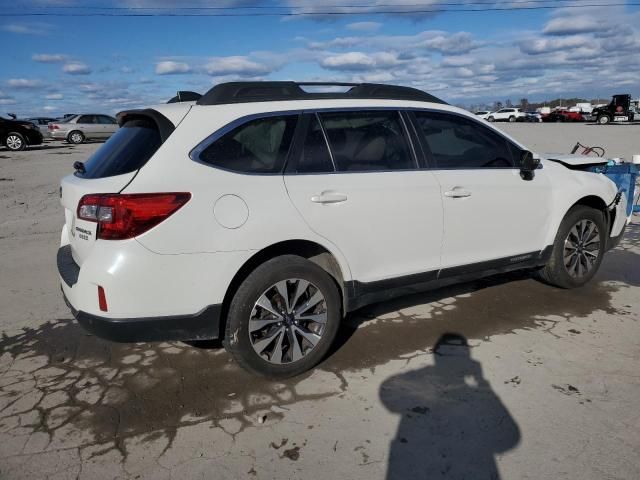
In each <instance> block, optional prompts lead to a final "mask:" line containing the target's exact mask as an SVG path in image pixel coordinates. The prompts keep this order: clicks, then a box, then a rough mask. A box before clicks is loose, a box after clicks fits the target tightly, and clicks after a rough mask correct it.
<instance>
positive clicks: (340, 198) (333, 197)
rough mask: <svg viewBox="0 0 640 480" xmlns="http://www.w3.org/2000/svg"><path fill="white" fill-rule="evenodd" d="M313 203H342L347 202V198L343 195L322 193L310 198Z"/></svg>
mask: <svg viewBox="0 0 640 480" xmlns="http://www.w3.org/2000/svg"><path fill="white" fill-rule="evenodd" d="M311 201H312V202H313V203H342V202H346V201H347V196H346V195H345V194H343V193H336V192H322V193H321V194H320V195H314V196H313V197H311Z"/></svg>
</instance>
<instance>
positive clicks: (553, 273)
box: [537, 205, 608, 288]
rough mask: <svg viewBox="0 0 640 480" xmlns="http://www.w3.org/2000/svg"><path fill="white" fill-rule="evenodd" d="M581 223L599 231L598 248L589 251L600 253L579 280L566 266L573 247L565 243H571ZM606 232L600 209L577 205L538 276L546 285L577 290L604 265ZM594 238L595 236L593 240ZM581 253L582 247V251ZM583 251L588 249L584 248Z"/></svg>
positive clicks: (560, 231)
mask: <svg viewBox="0 0 640 480" xmlns="http://www.w3.org/2000/svg"><path fill="white" fill-rule="evenodd" d="M582 221H587V222H593V224H595V226H596V228H597V234H598V240H597V245H595V244H594V245H593V249H592V250H591V249H589V250H590V251H591V252H592V253H595V252H597V255H598V256H597V258H596V259H595V261H594V263H593V265H592V266H591V267H590V268H591V269H590V270H588V271H587V272H586V273H585V274H584V275H581V276H579V277H576V276H574V275H572V274H570V273H569V267H567V266H566V265H565V253H567V252H570V251H571V250H570V249H571V248H572V247H567V246H565V242H567V241H569V240H568V237H569V232H570V231H571V230H572V229H573V228H574V227H575V226H576V225H577V224H578V223H579V222H582ZM607 232H608V230H607V225H606V222H605V219H604V216H603V213H602V212H601V211H600V210H596V209H595V208H591V207H587V206H585V205H576V206H574V207H573V208H571V210H569V212H568V213H567V214H566V215H565V217H564V219H563V220H562V223H561V224H560V228H559V229H558V233H557V234H556V238H555V240H554V242H553V250H552V253H551V258H549V261H548V262H547V264H546V265H545V266H544V267H543V268H542V269H541V270H539V271H538V272H537V274H538V277H539V278H540V279H541V280H542V281H544V282H545V283H548V284H550V285H554V286H556V287H560V288H577V287H581V286H582V285H584V284H585V283H587V282H589V280H591V279H592V278H593V276H594V275H595V274H596V273H597V271H598V269H599V268H600V264H601V263H602V258H603V256H604V253H605V251H606V242H607ZM595 238H596V237H595V236H594V239H595ZM596 247H597V248H596ZM582 250H583V249H582V248H581V251H582ZM584 250H587V249H586V248H585V249H584ZM584 258H585V259H586V258H587V257H586V255H584ZM583 265H584V263H583ZM581 268H582V267H581Z"/></svg>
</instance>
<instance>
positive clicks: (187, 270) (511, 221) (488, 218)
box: [58, 82, 628, 377]
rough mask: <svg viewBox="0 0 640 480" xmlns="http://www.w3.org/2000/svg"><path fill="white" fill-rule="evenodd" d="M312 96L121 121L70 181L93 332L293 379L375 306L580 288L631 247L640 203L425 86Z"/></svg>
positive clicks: (266, 86)
mask: <svg viewBox="0 0 640 480" xmlns="http://www.w3.org/2000/svg"><path fill="white" fill-rule="evenodd" d="M308 85H309V84H303V83H294V82H236V83H226V84H220V85H217V86H215V87H213V88H212V89H211V90H210V91H209V92H207V93H206V94H205V95H203V96H199V95H197V94H195V96H194V94H188V93H185V92H182V95H179V98H177V101H176V102H174V103H169V104H165V105H159V106H154V107H152V108H149V109H146V110H132V111H125V112H121V113H120V114H119V115H118V121H119V124H120V126H121V128H120V129H119V130H118V131H117V132H116V133H115V134H114V135H113V137H111V139H110V140H109V141H107V142H106V143H105V144H104V145H103V146H101V147H100V148H99V149H98V150H97V151H96V153H95V154H94V155H93V156H92V157H91V158H90V159H88V161H86V162H84V163H83V162H76V165H75V168H76V172H75V173H74V174H73V175H69V176H67V177H65V178H64V179H63V180H62V185H61V197H62V200H61V201H62V205H63V206H64V210H65V220H66V223H65V226H64V228H63V230H62V238H61V247H60V249H59V251H58V268H59V272H60V277H61V284H62V290H63V293H64V296H65V298H66V300H67V303H68V304H69V306H70V308H71V309H72V312H73V314H74V316H75V317H76V318H77V320H78V321H79V322H80V323H81V324H82V325H83V326H84V327H85V328H86V329H87V330H89V331H91V332H94V333H95V334H96V335H98V336H101V337H104V338H107V339H111V340H114V341H131V342H140V341H158V340H202V339H215V338H219V339H222V341H223V344H224V346H225V347H226V348H227V350H228V351H229V352H230V353H231V354H232V356H233V357H234V358H235V359H236V360H237V361H238V362H239V363H240V364H241V365H242V366H243V367H245V368H246V369H248V370H250V371H252V372H254V373H257V374H260V375H265V376H270V377H286V376H291V375H296V374H299V373H301V372H304V371H305V370H308V369H310V368H312V367H313V366H315V365H316V364H317V363H318V362H320V361H321V360H322V358H323V357H324V356H325V355H326V354H327V351H328V349H329V347H330V345H331V343H332V341H333V340H334V337H335V335H336V331H337V330H338V327H339V325H340V322H341V319H342V318H343V317H344V316H345V315H346V314H347V313H348V312H350V311H353V310H355V309H358V308H360V307H362V306H364V305H366V304H370V303H373V302H379V301H384V300H386V299H389V298H392V297H394V296H398V295H403V294H406V293H412V292H415V291H416V290H420V289H429V288H435V287H438V286H442V285H445V284H450V283H454V282H461V281H466V280H469V279H473V278H477V277H480V276H484V275H491V274H495V273H500V272H506V271H511V270H516V269H531V270H532V271H535V272H536V274H537V275H538V276H539V277H541V278H542V279H543V280H544V281H546V282H548V283H550V284H553V285H557V286H559V287H563V288H572V287H578V286H580V285H583V284H584V283H585V282H587V281H589V280H590V279H591V278H592V277H593V275H594V274H595V273H596V270H597V269H598V267H599V266H600V263H601V262H602V260H603V256H604V254H605V252H606V251H607V250H608V249H610V248H612V247H613V246H614V245H616V242H617V241H618V240H619V239H620V237H621V236H622V234H623V231H624V228H625V225H626V223H627V221H628V218H627V217H626V213H625V207H626V201H627V200H626V198H625V196H624V195H622V194H620V193H618V190H617V188H616V186H615V184H614V183H613V182H612V181H611V180H609V179H608V178H607V177H605V176H604V175H602V174H598V173H592V172H590V171H588V170H589V163H590V162H591V163H593V162H594V159H593V158H590V157H575V156H565V157H554V159H553V160H552V159H551V158H539V157H538V156H536V155H533V154H532V153H531V152H529V151H527V149H526V148H525V147H524V146H522V145H521V144H519V143H518V142H517V141H516V140H514V139H513V138H511V137H509V136H507V135H505V134H504V133H503V132H501V131H499V130H497V129H495V128H493V127H492V126H491V125H489V124H488V123H487V122H485V121H483V120H479V119H478V118H476V117H475V116H474V115H473V114H471V113H469V112H466V111H464V110H462V109H459V108H456V107H452V106H450V105H447V104H446V103H444V102H443V101H441V100H439V99H437V98H435V97H433V96H431V95H429V94H427V93H425V92H422V91H419V90H415V89H412V88H407V87H399V86H389V85H376V84H346V88H348V90H346V91H344V92H335V91H332V92H324V93H318V92H314V93H311V92H309V89H310V88H309V87H308ZM341 85H343V86H345V84H341ZM315 88H316V89H317V88H318V86H317V85H315ZM185 97H186V98H187V99H189V98H191V99H192V101H180V100H184V99H185ZM194 98H197V101H193V99H194ZM174 100H176V99H174ZM595 161H602V159H595Z"/></svg>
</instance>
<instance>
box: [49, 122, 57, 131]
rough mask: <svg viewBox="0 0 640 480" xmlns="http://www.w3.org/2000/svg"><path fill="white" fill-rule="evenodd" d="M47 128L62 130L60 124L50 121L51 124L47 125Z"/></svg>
mask: <svg viewBox="0 0 640 480" xmlns="http://www.w3.org/2000/svg"><path fill="white" fill-rule="evenodd" d="M47 128H48V129H49V130H60V125H56V124H55V123H50V124H49V125H47Z"/></svg>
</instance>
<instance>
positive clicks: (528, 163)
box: [520, 150, 540, 180]
mask: <svg viewBox="0 0 640 480" xmlns="http://www.w3.org/2000/svg"><path fill="white" fill-rule="evenodd" d="M538 165H540V159H539V158H534V157H533V153H531V152H530V151H529V150H523V151H522V155H521V156H520V175H521V176H522V178H523V179H525V180H531V179H532V178H533V172H534V171H535V170H536V169H537V168H538Z"/></svg>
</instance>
